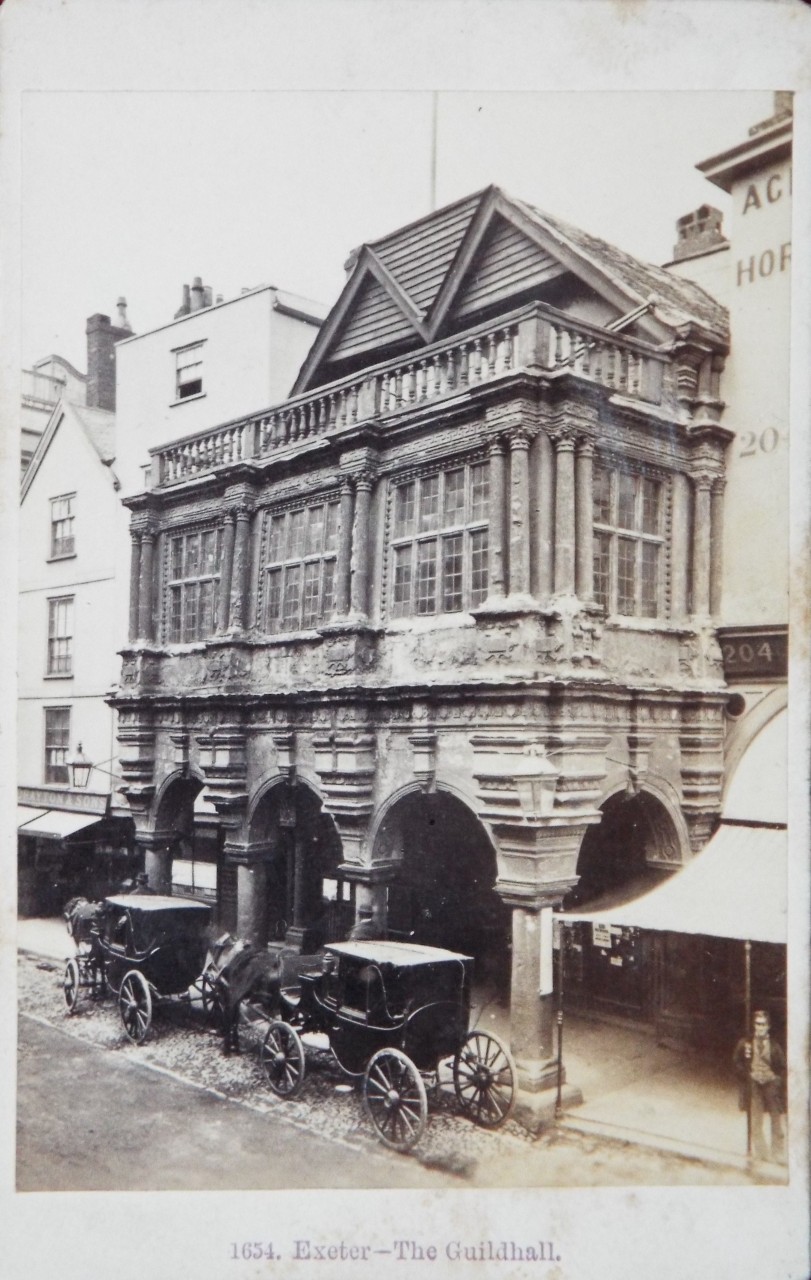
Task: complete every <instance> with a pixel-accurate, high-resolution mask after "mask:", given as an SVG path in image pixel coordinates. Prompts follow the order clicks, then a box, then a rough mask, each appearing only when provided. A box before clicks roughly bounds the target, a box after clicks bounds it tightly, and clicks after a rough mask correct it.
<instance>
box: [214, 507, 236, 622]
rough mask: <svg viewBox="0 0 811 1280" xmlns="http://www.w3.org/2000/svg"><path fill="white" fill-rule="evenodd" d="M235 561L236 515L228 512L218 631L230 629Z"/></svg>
mask: <svg viewBox="0 0 811 1280" xmlns="http://www.w3.org/2000/svg"><path fill="white" fill-rule="evenodd" d="M233 560H234V513H233V511H227V512H226V513H225V518H224V519H223V531H222V564H221V566H220V591H219V598H218V600H217V630H218V631H227V629H228V605H229V602H230V599H231V570H232V567H233Z"/></svg>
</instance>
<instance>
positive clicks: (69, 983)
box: [62, 960, 81, 1013]
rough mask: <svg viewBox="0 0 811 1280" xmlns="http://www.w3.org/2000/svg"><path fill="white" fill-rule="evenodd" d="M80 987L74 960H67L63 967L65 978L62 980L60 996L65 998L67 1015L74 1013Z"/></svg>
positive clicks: (76, 965)
mask: <svg viewBox="0 0 811 1280" xmlns="http://www.w3.org/2000/svg"><path fill="white" fill-rule="evenodd" d="M80 985H81V981H80V978H79V966H78V964H77V963H76V961H75V960H68V962H67V964H66V965H65V976H64V978H63V979H62V994H63V995H64V997H65V1004H66V1005H67V1007H68V1013H75V1012H76V1006H77V1005H78V1003H79V987H80Z"/></svg>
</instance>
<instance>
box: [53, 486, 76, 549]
mask: <svg viewBox="0 0 811 1280" xmlns="http://www.w3.org/2000/svg"><path fill="white" fill-rule="evenodd" d="M75 507H76V494H75V493H66V494H63V496H62V497H60V498H51V559H52V560H58V559H61V557H62V556H72V555H75V554H76V538H75V535H74V530H73V520H74V514H75Z"/></svg>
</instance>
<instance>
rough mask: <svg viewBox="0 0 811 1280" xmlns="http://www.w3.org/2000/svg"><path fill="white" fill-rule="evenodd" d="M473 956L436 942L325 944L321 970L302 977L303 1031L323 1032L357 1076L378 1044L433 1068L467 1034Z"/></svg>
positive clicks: (299, 1014)
mask: <svg viewBox="0 0 811 1280" xmlns="http://www.w3.org/2000/svg"><path fill="white" fill-rule="evenodd" d="M472 966H473V961H472V959H471V958H470V957H469V956H463V955H459V954H457V953H456V952H453V951H444V950H442V949H440V948H438V947H423V946H418V945H416V944H413V943H402V942H344V943H334V944H333V945H331V946H328V947H327V948H326V949H325V954H324V959H323V962H322V966H321V968H320V970H319V971H317V972H310V973H307V972H303V973H302V974H301V975H300V977H299V998H298V1004H297V1006H290V1008H289V1012H290V1013H291V1014H292V1016H293V1018H294V1020H295V1022H296V1024H297V1025H298V1026H299V1027H300V1029H301V1030H303V1031H322V1032H324V1033H326V1035H327V1036H328V1037H329V1041H330V1046H331V1048H332V1050H333V1052H334V1054H335V1056H336V1058H337V1059H338V1061H339V1062H340V1064H341V1066H342V1067H343V1068H344V1070H346V1071H348V1072H351V1073H352V1074H356V1075H359V1074H361V1073H362V1072H363V1071H365V1069H366V1065H367V1063H368V1062H369V1059H370V1058H371V1057H372V1056H373V1055H374V1054H375V1053H376V1052H377V1051H378V1050H380V1049H385V1048H396V1049H400V1050H402V1051H403V1052H404V1053H406V1054H408V1056H409V1058H410V1059H411V1060H412V1062H413V1063H414V1064H415V1066H416V1067H417V1068H418V1069H419V1070H420V1071H425V1072H428V1071H433V1070H434V1069H435V1067H436V1064H437V1062H438V1061H439V1060H440V1059H441V1058H445V1057H448V1056H450V1055H452V1054H454V1053H456V1051H457V1049H458V1048H459V1046H460V1044H461V1043H462V1041H463V1040H464V1038H465V1036H466V1035H467V1027H468V1018H469V1015H470V986H471V978H472Z"/></svg>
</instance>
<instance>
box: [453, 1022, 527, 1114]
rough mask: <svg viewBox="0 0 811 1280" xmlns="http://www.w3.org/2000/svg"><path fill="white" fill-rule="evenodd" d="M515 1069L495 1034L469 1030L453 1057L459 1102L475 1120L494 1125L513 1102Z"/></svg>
mask: <svg viewBox="0 0 811 1280" xmlns="http://www.w3.org/2000/svg"><path fill="white" fill-rule="evenodd" d="M515 1081H516V1069H515V1062H514V1061H513V1057H512V1054H511V1053H510V1051H509V1049H508V1048H507V1046H506V1045H505V1044H503V1043H502V1042H501V1040H499V1039H498V1037H497V1036H493V1035H490V1033H489V1032H487V1031H471V1032H470V1034H469V1035H468V1037H467V1039H466V1040H465V1041H464V1043H463V1045H462V1047H461V1048H460V1049H459V1051H458V1052H457V1054H456V1057H455V1058H454V1060H453V1087H454V1089H455V1090H456V1097H457V1099H458V1100H459V1105H460V1107H461V1108H462V1110H463V1111H464V1112H466V1113H467V1114H468V1115H469V1116H470V1118H471V1119H472V1120H474V1121H475V1122H476V1124H480V1125H483V1126H484V1128H485V1129H495V1128H497V1127H498V1125H500V1124H503V1123H504V1121H505V1120H506V1119H507V1117H508V1116H509V1115H510V1113H511V1111H512V1109H513V1106H514V1104H515Z"/></svg>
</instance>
